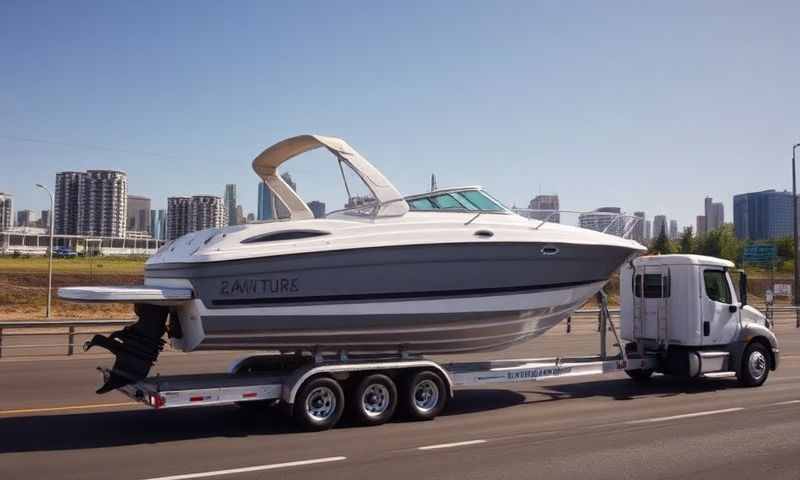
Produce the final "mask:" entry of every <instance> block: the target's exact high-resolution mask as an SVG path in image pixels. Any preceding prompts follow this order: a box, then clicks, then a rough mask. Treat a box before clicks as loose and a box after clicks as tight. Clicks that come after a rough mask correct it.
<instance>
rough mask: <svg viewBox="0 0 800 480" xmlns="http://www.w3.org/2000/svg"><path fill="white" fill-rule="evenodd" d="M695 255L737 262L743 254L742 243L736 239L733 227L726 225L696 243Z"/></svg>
mask: <svg viewBox="0 0 800 480" xmlns="http://www.w3.org/2000/svg"><path fill="white" fill-rule="evenodd" d="M696 251H697V253H700V254H702V255H708V256H710V257H718V258H724V259H726V260H730V261H732V262H738V261H739V259H741V258H742V253H743V252H744V242H742V241H741V240H739V239H738V238H736V235H735V234H734V232H733V225H731V224H730V223H726V224H724V225H722V226H721V227H720V228H718V229H716V230H712V231H710V232H708V233H706V235H705V236H703V237H702V239H701V240H700V241H699V242H698V245H697V248H696Z"/></svg>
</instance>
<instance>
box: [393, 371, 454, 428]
mask: <svg viewBox="0 0 800 480" xmlns="http://www.w3.org/2000/svg"><path fill="white" fill-rule="evenodd" d="M447 398H448V391H447V386H446V384H445V382H444V380H442V377H441V375H439V374H438V373H436V372H434V371H431V370H421V371H417V372H411V373H409V374H407V375H406V377H405V378H404V381H403V386H402V388H401V393H400V402H401V405H402V406H403V409H404V410H405V413H406V415H407V417H408V418H409V419H411V420H433V419H434V418H436V416H437V415H439V414H440V413H441V412H442V410H444V407H445V405H447Z"/></svg>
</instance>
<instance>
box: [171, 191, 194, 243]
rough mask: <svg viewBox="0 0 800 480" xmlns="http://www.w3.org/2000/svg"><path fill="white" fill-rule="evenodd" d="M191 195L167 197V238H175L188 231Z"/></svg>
mask: <svg viewBox="0 0 800 480" xmlns="http://www.w3.org/2000/svg"><path fill="white" fill-rule="evenodd" d="M191 202H192V198H191V197H169V198H167V232H166V239H167V240H175V239H176V238H179V237H182V236H184V235H186V234H187V233H189V232H190V230H189V204H190V203H191Z"/></svg>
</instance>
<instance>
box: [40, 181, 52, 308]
mask: <svg viewBox="0 0 800 480" xmlns="http://www.w3.org/2000/svg"><path fill="white" fill-rule="evenodd" d="M36 186H37V187H39V188H41V189H42V190H44V191H45V192H47V194H48V195H50V215H48V217H50V218H48V220H50V249H49V250H48V254H49V256H50V259H49V260H48V262H47V318H50V312H51V306H52V303H53V216H54V215H55V213H56V211H55V210H56V208H55V200H54V199H53V194H52V192H50V190H49V189H48V188H47V187H45V186H44V185H42V184H40V183H37V184H36Z"/></svg>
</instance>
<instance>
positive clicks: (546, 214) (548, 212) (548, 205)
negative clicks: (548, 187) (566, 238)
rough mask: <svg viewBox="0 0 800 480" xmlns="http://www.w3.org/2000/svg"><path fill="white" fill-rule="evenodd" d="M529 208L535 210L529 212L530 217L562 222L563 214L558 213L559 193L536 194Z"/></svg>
mask: <svg viewBox="0 0 800 480" xmlns="http://www.w3.org/2000/svg"><path fill="white" fill-rule="evenodd" d="M528 210H535V211H533V212H528V218H535V219H537V220H547V221H548V222H553V223H561V215H560V214H559V213H558V210H559V207H558V195H536V196H535V197H534V198H533V200H531V201H530V203H529V204H528Z"/></svg>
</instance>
